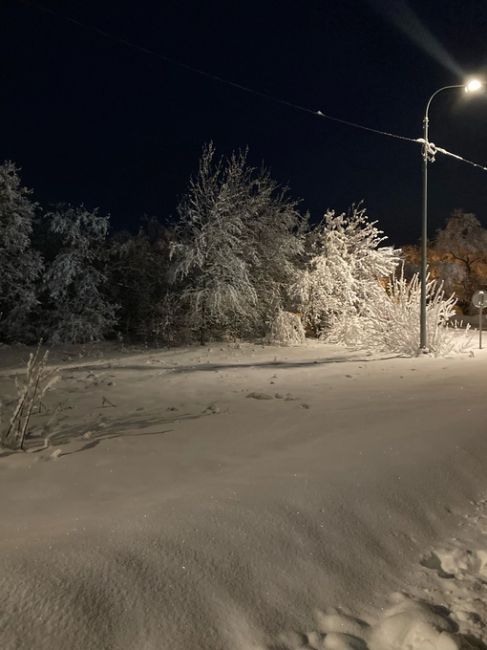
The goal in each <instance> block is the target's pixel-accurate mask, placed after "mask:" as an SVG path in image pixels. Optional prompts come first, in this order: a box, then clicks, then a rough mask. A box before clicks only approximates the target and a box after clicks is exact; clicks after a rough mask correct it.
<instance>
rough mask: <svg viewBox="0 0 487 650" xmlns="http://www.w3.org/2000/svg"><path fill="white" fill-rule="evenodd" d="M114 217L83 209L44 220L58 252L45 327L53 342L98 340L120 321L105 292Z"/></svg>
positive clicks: (51, 266)
mask: <svg viewBox="0 0 487 650" xmlns="http://www.w3.org/2000/svg"><path fill="white" fill-rule="evenodd" d="M108 219H109V218H108V216H103V215H100V214H99V213H98V210H96V209H95V210H93V211H90V210H87V209H86V208H85V207H84V206H82V205H81V206H79V207H73V206H70V205H62V206H59V207H58V208H57V209H56V210H54V211H52V212H49V213H47V214H46V215H45V217H44V221H45V223H46V224H47V231H48V237H50V238H51V243H50V247H51V248H52V250H54V251H55V254H54V256H53V258H52V259H49V260H47V264H46V266H47V268H46V273H45V278H44V293H43V307H44V309H43V313H42V325H43V328H44V331H45V337H46V338H48V339H49V340H50V341H51V342H52V343H58V342H69V343H77V342H86V341H93V340H97V339H100V338H102V337H103V335H104V334H105V333H106V332H107V331H108V330H109V329H110V328H111V327H112V325H113V324H114V322H115V306H114V305H113V304H112V303H111V302H110V301H109V300H108V299H107V296H106V294H105V291H104V285H105V283H106V275H105V259H106V251H105V240H106V237H107V233H108Z"/></svg>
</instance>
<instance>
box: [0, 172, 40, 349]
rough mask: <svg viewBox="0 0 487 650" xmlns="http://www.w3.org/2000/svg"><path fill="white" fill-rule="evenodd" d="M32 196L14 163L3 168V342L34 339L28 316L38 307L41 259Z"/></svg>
mask: <svg viewBox="0 0 487 650" xmlns="http://www.w3.org/2000/svg"><path fill="white" fill-rule="evenodd" d="M30 195H31V191H30V190H28V189H26V188H25V187H22V186H21V181H20V177H19V170H18V168H17V167H16V166H15V165H14V163H12V162H10V161H7V162H4V163H3V164H2V165H0V340H1V339H3V340H7V341H11V340H17V341H20V340H29V339H30V336H31V332H30V325H29V316H30V314H31V312H32V310H33V309H34V307H35V306H36V305H37V297H36V281H37V279H38V277H39V275H40V273H41V271H42V260H41V257H40V255H39V254H38V253H37V252H35V251H34V250H33V249H32V244H31V237H32V227H33V220H34V215H35V209H36V204H35V203H33V202H32V200H31V198H30Z"/></svg>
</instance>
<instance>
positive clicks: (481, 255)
mask: <svg viewBox="0 0 487 650" xmlns="http://www.w3.org/2000/svg"><path fill="white" fill-rule="evenodd" d="M435 252H436V253H439V254H441V256H442V261H441V263H439V264H438V273H439V277H440V278H441V279H442V280H443V282H444V284H445V288H446V290H448V291H454V292H455V294H456V295H457V298H458V300H459V302H460V303H461V304H462V305H463V306H468V304H469V302H470V298H471V296H472V294H473V292H474V291H475V289H476V288H478V285H480V284H484V283H485V282H487V269H486V264H487V230H486V229H485V228H483V227H482V225H481V223H480V221H479V220H478V219H477V217H476V216H475V215H474V214H471V213H467V212H463V210H455V211H454V212H453V214H452V216H451V217H450V218H449V219H448V220H447V222H446V224H445V227H444V228H442V229H441V230H439V231H438V233H437V236H436V242H435Z"/></svg>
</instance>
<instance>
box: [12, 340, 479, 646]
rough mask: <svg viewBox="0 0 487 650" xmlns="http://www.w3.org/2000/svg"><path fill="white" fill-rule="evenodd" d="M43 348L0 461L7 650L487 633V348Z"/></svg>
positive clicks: (390, 641)
mask: <svg viewBox="0 0 487 650" xmlns="http://www.w3.org/2000/svg"><path fill="white" fill-rule="evenodd" d="M27 352H28V351H27V350H26V349H25V348H0V363H1V367H2V370H1V371H0V395H1V396H2V401H4V402H7V403H8V401H9V400H10V399H12V398H13V396H14V385H13V378H14V376H15V375H16V374H17V373H18V372H20V369H21V368H22V364H23V362H24V358H25V356H26V354H27ZM52 360H53V362H54V363H55V364H59V365H60V368H61V370H60V372H61V375H62V379H61V381H60V382H59V383H58V384H56V386H55V388H54V390H53V391H52V392H51V393H50V394H49V395H48V398H47V399H46V404H45V406H46V410H45V411H43V412H42V413H41V414H40V415H37V416H36V418H35V420H34V425H35V426H34V428H35V431H36V437H34V438H33V439H32V440H31V441H30V442H29V447H28V451H29V453H25V454H15V455H2V457H1V458H0V494H1V495H2V497H1V498H0V522H1V524H0V526H1V542H0V544H1V546H0V567H1V576H2V580H1V581H0V647H1V648H2V649H3V650H14V649H15V650H34V649H35V650H66V649H68V648H69V649H70V650H92V649H93V650H95V649H96V650H108V649H110V650H112V649H113V650H166V649H167V650H223V649H225V650H264V649H265V650H297V649H298V648H308V649H309V648H315V649H319V648H324V649H328V650H365V649H368V650H452V649H455V648H457V649H458V648H479V649H482V648H483V649H484V650H485V648H486V647H487V645H486V644H487V628H486V627H485V626H486V625H487V502H486V501H485V500H484V495H486V494H487V471H486V458H487V456H486V452H487V431H486V428H487V422H486V417H485V413H486V407H485V392H486V388H485V386H486V384H485V381H486V379H485V378H486V376H487V353H486V352H485V351H474V352H473V353H471V354H470V355H463V356H457V357H455V358H451V359H432V358H426V357H424V358H418V359H404V358H391V357H386V356H384V357H381V356H380V355H367V354H365V353H361V352H357V351H354V352H352V351H347V350H344V349H343V348H339V347H335V346H330V345H324V344H309V345H307V346H303V347H296V348H278V347H269V346H267V347H260V346H252V345H241V346H233V347H232V346H219V345H216V346H214V347H212V348H200V347H194V348H186V349H178V350H170V351H167V350H166V351H143V350H135V349H133V350H124V351H123V352H120V351H119V350H117V349H116V348H115V347H114V346H111V347H110V346H105V347H103V346H102V347H95V348H92V349H89V350H78V349H77V350H74V349H68V348H65V349H59V350H56V351H54V354H53V356H52ZM46 437H47V439H48V441H49V446H48V447H47V448H43V447H44V443H43V439H45V438H46Z"/></svg>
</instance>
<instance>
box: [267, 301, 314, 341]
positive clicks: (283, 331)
mask: <svg viewBox="0 0 487 650" xmlns="http://www.w3.org/2000/svg"><path fill="white" fill-rule="evenodd" d="M268 340H269V342H270V343H278V344H281V345H300V344H301V343H304V342H305V340H306V332H305V331H304V327H303V323H302V321H301V318H300V316H299V314H295V313H294V312H289V311H283V310H282V309H279V310H278V311H277V313H276V316H275V318H274V321H273V322H272V324H271V328H270V333H269V337H268Z"/></svg>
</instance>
